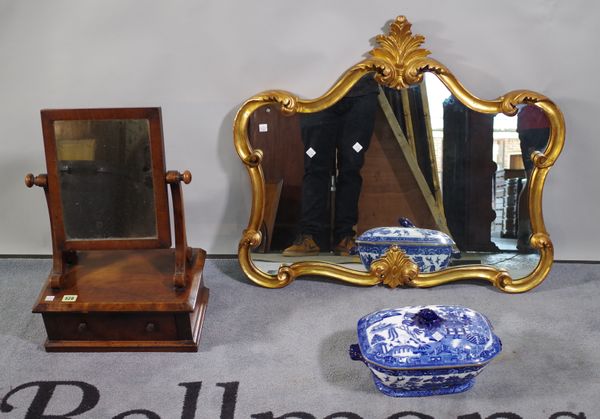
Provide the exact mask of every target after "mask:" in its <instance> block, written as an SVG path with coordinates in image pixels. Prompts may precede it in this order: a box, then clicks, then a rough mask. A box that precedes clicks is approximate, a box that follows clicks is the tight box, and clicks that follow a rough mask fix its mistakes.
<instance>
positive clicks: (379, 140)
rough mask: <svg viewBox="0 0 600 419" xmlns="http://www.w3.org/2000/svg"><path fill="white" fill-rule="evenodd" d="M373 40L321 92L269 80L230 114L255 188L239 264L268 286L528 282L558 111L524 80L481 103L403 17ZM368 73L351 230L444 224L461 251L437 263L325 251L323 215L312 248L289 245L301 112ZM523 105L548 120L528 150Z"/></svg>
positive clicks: (560, 135) (557, 142)
mask: <svg viewBox="0 0 600 419" xmlns="http://www.w3.org/2000/svg"><path fill="white" fill-rule="evenodd" d="M375 42H376V44H377V45H376V47H375V48H374V49H372V50H371V51H370V52H369V54H368V58H366V59H364V60H362V61H360V62H359V63H357V64H356V65H354V66H352V67H351V68H349V69H348V70H346V71H345V72H344V73H343V74H342V75H341V77H340V78H339V79H338V80H337V81H336V82H335V83H334V84H333V86H332V87H331V88H330V89H329V90H328V91H327V92H325V93H324V94H323V95H322V96H320V97H318V98H315V99H303V98H301V97H299V96H297V95H295V94H292V93H289V92H287V91H283V90H270V91H266V92H262V93H259V94H257V95H255V96H253V97H251V98H250V99H248V100H247V101H246V102H245V103H244V104H243V105H242V106H241V108H240V109H239V110H238V112H237V115H236V118H235V121H234V144H235V148H236V151H237V153H238V155H239V157H240V159H241V160H242V162H243V164H244V165H245V166H246V168H247V171H248V174H249V177H250V183H251V188H252V206H251V213H250V219H249V221H248V225H247V228H246V229H245V230H244V232H243V234H242V237H241V240H240V243H239V248H238V257H239V261H240V264H241V267H242V269H243V271H244V273H245V274H246V275H247V276H248V278H249V279H250V280H251V281H253V282H254V283H256V284H258V285H261V286H264V287H268V288H281V287H285V286H287V285H288V284H290V283H291V282H292V281H294V279H296V278H297V277H300V276H308V277H328V278H332V279H336V280H340V281H343V282H346V283H351V284H354V285H361V286H372V285H376V284H379V283H383V284H385V285H388V286H390V287H397V286H407V287H432V286H436V285H440V284H444V283H449V282H453V281H458V280H467V279H470V280H472V279H478V280H483V281H487V282H489V283H490V284H492V285H493V286H495V287H496V288H498V289H500V290H502V291H505V292H508V293H518V292H524V291H528V290H530V289H532V288H534V287H535V286H537V285H539V284H540V283H541V282H542V281H543V280H544V278H545V277H546V276H547V275H548V273H549V271H550V268H551V265H552V263H553V258H554V256H553V246H552V241H551V240H550V236H549V234H548V232H547V231H546V227H545V224H544V219H543V216H542V192H543V187H544V183H545V179H546V176H547V174H548V171H549V169H550V168H551V167H552V166H553V164H554V163H555V161H556V159H557V158H558V156H559V154H560V152H561V150H562V147H563V144H564V136H565V127H564V119H563V116H562V113H561V112H560V110H559V108H558V107H557V106H556V105H555V104H554V103H553V102H552V101H551V100H550V99H549V98H547V97H546V96H544V95H542V94H539V93H536V92H533V91H529V90H514V91H511V92H508V93H505V94H503V95H501V96H499V97H498V98H496V99H492V100H484V99H480V98H478V97H476V96H474V95H473V94H472V93H470V92H469V91H468V90H467V89H466V88H465V87H464V86H463V85H462V84H461V83H460V82H459V81H458V80H457V79H456V77H455V76H454V75H453V74H452V72H451V71H450V70H449V69H448V68H447V67H446V66H445V65H444V64H442V63H440V62H439V61H437V60H435V59H433V58H431V57H430V56H429V55H430V52H429V51H428V50H426V49H424V48H422V47H421V45H422V44H423V42H424V37H423V36H421V35H414V34H413V33H412V31H411V24H410V23H409V22H408V21H407V19H406V18H405V17H403V16H400V17H398V18H397V19H395V21H393V22H392V23H391V24H390V26H389V32H388V33H387V34H386V35H379V36H377V37H376V39H375ZM369 77H372V78H373V79H374V80H375V81H376V83H377V85H378V89H379V90H378V94H377V103H378V108H377V111H376V114H375V122H374V129H373V134H372V137H371V139H370V140H369V142H370V145H369V146H368V149H367V147H362V145H361V144H359V145H358V146H357V149H356V152H357V153H358V152H359V151H360V152H364V153H365V157H364V166H362V168H361V175H362V189H361V191H360V198H359V202H358V221H357V222H356V224H355V225H354V229H355V231H356V233H357V234H358V235H359V234H361V233H362V232H364V231H365V230H367V229H370V228H373V227H378V226H389V225H396V224H395V223H397V221H396V220H398V218H399V217H408V218H410V219H412V220H413V222H414V224H416V225H417V227H422V228H429V229H435V230H440V231H443V232H446V233H448V234H449V235H450V236H452V238H453V239H454V241H455V242H456V243H457V245H458V249H459V250H460V253H461V256H462V257H461V258H460V259H457V260H455V261H453V263H451V265H450V266H449V267H447V268H445V269H442V270H439V271H436V272H427V273H425V272H419V270H418V268H417V265H416V264H415V263H413V262H412V261H411V260H410V259H409V258H408V257H407V256H406V255H405V254H403V252H402V251H401V250H400V251H399V249H398V248H396V247H392V248H390V251H388V252H387V254H385V255H384V256H383V257H381V258H380V259H379V260H378V261H377V263H373V264H372V265H371V267H370V269H366V268H364V267H363V266H362V265H361V263H360V262H359V261H358V258H357V257H356V256H345V255H342V256H338V255H336V254H335V253H334V252H333V251H332V249H334V248H333V245H334V244H335V239H333V238H332V233H331V230H332V225H333V224H334V223H335V219H334V218H335V217H334V216H333V217H332V219H331V220H329V221H328V222H329V225H328V227H329V228H330V230H329V231H327V232H326V233H325V234H324V235H323V236H324V237H321V238H320V240H316V242H317V244H318V246H317V247H318V249H319V250H320V251H319V252H318V253H315V254H311V255H304V256H298V257H290V256H289V255H286V248H287V246H289V245H290V244H291V242H292V240H293V237H294V235H295V234H297V232H298V231H297V228H298V224H299V219H300V217H301V207H302V202H301V201H302V192H301V191H302V187H303V185H302V182H303V174H304V172H303V161H306V158H307V157H306V155H308V156H309V158H312V157H311V155H312V154H314V151H315V150H311V149H310V148H307V147H306V146H305V145H306V144H304V143H303V139H302V124H303V120H306V119H307V118H306V117H307V116H310V115H311V114H318V113H320V112H323V111H325V110H328V109H335V108H334V107H335V106H336V105H339V104H340V103H341V102H342V100H343V99H344V98H345V97H346V95H348V96H351V94H352V92H353V90H352V89H353V87H355V86H357V84H360V83H361V82H362V80H364V79H365V78H369ZM525 108H527V111H535V112H536V113H537V114H539V115H541V118H542V119H543V120H544V121H545V122H544V123H545V127H544V128H543V129H544V131H543V132H544V133H545V137H543V138H542V141H541V142H540V143H539V144H538V145H536V147H535V148H533V147H529V146H528V144H527V143H526V142H524V141H523V140H521V138H522V137H521V133H522V131H523V130H522V129H521V128H522V127H520V126H519V125H520V122H518V117H517V114H518V113H519V112H521V111H522V110H523V109H525ZM355 146H356V144H355ZM339 153H340V152H339V150H338V160H339ZM334 167H335V163H334ZM338 171H339V166H338ZM335 177H336V172H335V169H333V171H332V176H331V178H332V182H331V190H332V194H331V196H330V197H329V198H328V205H329V206H330V207H334V206H335V205H334V203H335V202H336V201H335V193H336V192H335V190H336V180H335ZM331 214H332V215H333V214H335V208H333V209H332V210H331ZM518 226H521V227H522V228H521V229H518ZM523 231H524V232H523Z"/></svg>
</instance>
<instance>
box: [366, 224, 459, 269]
mask: <svg viewBox="0 0 600 419" xmlns="http://www.w3.org/2000/svg"><path fill="white" fill-rule="evenodd" d="M400 222H401V226H400V227H376V228H372V229H370V230H367V231H365V232H364V233H362V234H361V235H360V236H358V238H357V239H356V247H357V250H358V254H359V255H360V260H361V262H362V264H363V265H364V266H365V268H367V270H369V269H370V268H371V263H373V262H374V261H375V260H377V259H379V258H381V257H383V256H384V255H385V253H386V252H387V251H388V249H389V248H390V247H391V246H398V247H399V248H400V249H402V250H403V251H404V253H406V256H407V257H408V258H409V259H410V260H411V261H413V262H414V263H415V264H416V265H417V266H418V267H419V272H435V271H439V270H442V269H444V268H446V267H447V266H448V264H449V263H450V259H451V257H452V256H456V251H455V249H456V244H455V243H454V241H453V240H452V238H450V236H448V235H447V234H445V233H443V232H441V231H437V230H428V229H425V228H417V227H415V226H414V224H412V223H411V222H410V221H409V220H407V219H405V218H402V219H400Z"/></svg>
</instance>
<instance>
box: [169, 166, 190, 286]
mask: <svg viewBox="0 0 600 419" xmlns="http://www.w3.org/2000/svg"><path fill="white" fill-rule="evenodd" d="M165 180H166V182H167V183H168V184H169V186H170V187H171V198H172V199H173V225H174V227H175V273H174V274H173V285H175V287H176V288H184V287H185V284H186V279H187V265H188V262H189V261H190V260H191V258H192V249H191V248H190V247H188V245H187V237H186V233H185V212H184V209H183V191H182V190H181V182H183V183H185V184H186V185H187V184H189V183H190V182H191V181H192V174H191V173H190V172H189V170H186V171H185V172H183V173H179V172H178V171H176V170H169V171H168V172H167V174H166V176H165Z"/></svg>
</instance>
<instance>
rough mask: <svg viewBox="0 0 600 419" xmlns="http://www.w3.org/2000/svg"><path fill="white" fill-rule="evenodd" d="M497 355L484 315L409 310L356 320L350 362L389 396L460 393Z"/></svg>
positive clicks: (434, 308)
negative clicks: (356, 363)
mask: <svg viewBox="0 0 600 419" xmlns="http://www.w3.org/2000/svg"><path fill="white" fill-rule="evenodd" d="M501 350H502V343H501V342H500V339H499V338H498V337H497V336H496V335H495V334H494V333H493V331H492V326H491V324H490V323H489V321H488V320H487V318H486V317H485V316H483V315H482V314H480V313H478V312H476V311H474V310H471V309H469V308H466V307H460V306H444V305H431V306H410V307H403V308H398V309H387V310H381V311H377V312H374V313H371V314H368V315H366V316H364V317H363V318H361V319H360V320H359V321H358V344H355V345H351V346H350V350H349V353H350V357H351V358H352V359H353V360H359V361H363V362H364V363H365V364H366V365H367V366H368V367H369V369H370V370H371V372H372V374H373V380H374V381H375V385H376V387H377V388H378V389H379V390H380V391H381V392H382V393H384V394H386V395H388V396H394V397H415V396H432V395H440V394H451V393H460V392H462V391H465V390H468V389H469V388H471V387H472V386H473V384H474V381H475V380H474V379H475V376H476V375H477V374H479V373H480V372H481V370H482V369H483V367H484V366H485V365H487V363H488V362H490V360H491V359H492V358H494V357H495V356H496V355H498V354H499V353H500V351H501Z"/></svg>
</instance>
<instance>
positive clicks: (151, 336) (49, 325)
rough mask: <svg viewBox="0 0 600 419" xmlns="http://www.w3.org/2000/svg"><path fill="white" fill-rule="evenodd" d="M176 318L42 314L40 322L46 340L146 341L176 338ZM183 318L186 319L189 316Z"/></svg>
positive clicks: (100, 314) (164, 316)
mask: <svg viewBox="0 0 600 419" xmlns="http://www.w3.org/2000/svg"><path fill="white" fill-rule="evenodd" d="M176 316H177V315H176V314H173V313H87V314H86V313H44V314H43V319H44V324H45V326H46V331H47V333H48V339H49V340H85V341H89V340H119V341H122V340H132V341H134V340H143V341H148V340H176V339H178V338H180V336H178V330H177V323H178V321H177V320H178V319H177V317H176ZM186 316H187V317H188V318H189V314H187V315H186ZM179 323H181V319H179ZM188 324H189V320H188ZM188 327H189V326H188ZM184 334H185V333H184ZM188 334H189V332H188Z"/></svg>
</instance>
